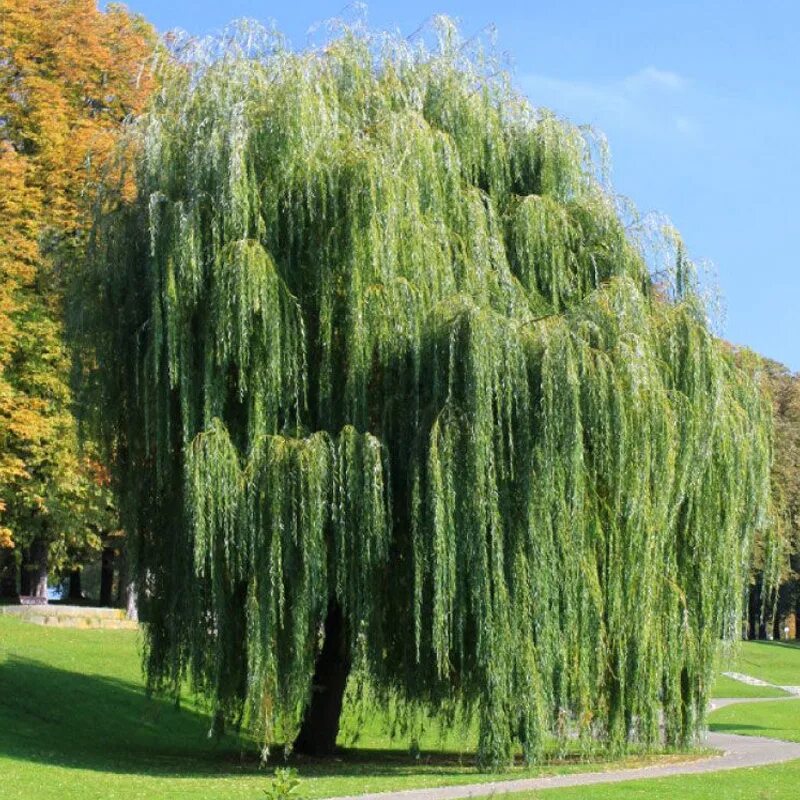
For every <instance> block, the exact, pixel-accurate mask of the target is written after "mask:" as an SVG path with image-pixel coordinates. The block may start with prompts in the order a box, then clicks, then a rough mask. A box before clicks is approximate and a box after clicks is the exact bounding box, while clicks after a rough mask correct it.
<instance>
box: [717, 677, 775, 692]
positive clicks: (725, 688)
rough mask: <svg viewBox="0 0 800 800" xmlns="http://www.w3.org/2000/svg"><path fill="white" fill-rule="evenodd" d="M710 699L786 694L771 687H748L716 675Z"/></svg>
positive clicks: (745, 684)
mask: <svg viewBox="0 0 800 800" xmlns="http://www.w3.org/2000/svg"><path fill="white" fill-rule="evenodd" d="M711 696H712V697H786V692H784V691H782V690H781V689H777V688H775V687H773V686H750V685H749V684H747V683H742V682H741V681H735V680H734V679H733V678H728V677H727V676H725V675H718V676H717V679H716V681H715V682H714V687H713V689H712V690H711Z"/></svg>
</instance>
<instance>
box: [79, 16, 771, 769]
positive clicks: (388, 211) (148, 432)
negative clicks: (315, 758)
mask: <svg viewBox="0 0 800 800" xmlns="http://www.w3.org/2000/svg"><path fill="white" fill-rule="evenodd" d="M250 45H252V41H251V42H250ZM231 47H232V48H233V46H232V45H231ZM256 49H257V50H258V52H257V54H256V55H254V54H253V52H254V51H253V49H252V47H250V49H249V50H248V53H246V54H245V53H242V52H240V51H236V50H235V48H234V49H232V50H230V51H227V52H223V53H222V54H220V53H217V57H216V58H215V59H213V60H211V61H210V62H207V63H206V62H202V61H194V62H183V63H180V64H179V65H178V66H173V67H170V68H167V69H166V71H165V75H164V89H163V91H162V92H161V94H160V95H159V96H158V97H157V98H156V100H155V101H154V105H153V107H152V109H151V110H150V111H149V113H148V114H147V115H145V116H144V117H143V118H142V119H140V120H139V121H138V122H136V124H135V125H134V126H132V128H131V131H130V136H129V146H128V148H127V150H126V156H125V157H126V158H128V159H129V161H130V163H131V166H132V168H133V170H134V172H135V175H136V182H137V187H138V192H137V196H136V198H135V199H134V200H132V201H131V200H124V199H123V198H122V197H120V198H119V199H117V200H115V199H114V196H113V192H110V193H109V195H108V196H107V197H105V198H104V201H103V203H102V204H101V209H100V211H99V212H98V218H97V225H96V228H95V231H94V237H93V246H92V253H91V264H90V269H89V271H88V275H87V283H86V292H87V297H89V298H90V299H91V306H92V307H96V308H98V309H99V310H98V311H97V313H96V315H95V317H94V318H93V320H92V324H91V325H90V326H89V330H90V332H91V335H92V337H93V341H94V344H95V345H96V350H97V356H98V366H99V369H98V373H99V375H100V377H101V381H100V384H99V385H100V389H101V402H100V406H101V408H102V410H103V420H104V424H105V427H106V430H107V433H108V438H109V442H110V443H111V447H112V451H113V453H114V454H115V456H116V460H117V466H118V475H119V482H120V485H121V486H122V487H123V490H124V493H125V497H126V498H127V502H126V506H125V507H126V508H127V517H128V522H129V525H130V526H131V527H132V528H133V529H134V530H135V533H136V538H137V541H138V543H139V564H140V571H141V576H142V582H143V588H144V590H145V593H146V598H147V606H148V614H149V619H150V620H151V622H150V625H149V627H148V639H147V644H148V647H147V667H148V674H149V677H150V681H151V683H152V685H153V686H156V687H157V686H172V687H174V688H176V690H177V687H178V686H179V684H180V681H181V679H182V677H183V676H184V675H185V674H186V673H187V672H188V673H189V674H190V675H191V677H192V680H193V682H194V685H195V688H197V689H199V690H201V691H203V692H204V693H206V694H207V695H209V696H210V697H211V698H212V699H213V700H214V702H215V704H216V706H217V709H218V711H219V712H220V713H221V714H224V715H228V716H230V717H232V718H238V717H239V716H240V715H241V714H242V713H244V714H245V717H246V719H247V720H249V722H250V723H252V724H253V725H256V726H260V727H261V729H262V730H263V732H264V735H265V736H266V737H268V738H270V737H271V738H280V737H283V738H284V739H285V740H287V741H289V740H291V738H292V737H293V736H294V733H295V732H296V731H297V728H298V725H299V724H300V720H301V718H302V714H303V709H304V707H305V705H306V703H307V701H308V697H309V691H310V682H311V676H312V674H313V671H314V661H315V657H316V654H317V653H318V651H319V647H320V639H319V636H320V630H321V626H322V624H323V621H324V619H325V613H326V609H327V608H328V604H329V602H330V601H331V600H334V601H336V602H337V603H338V604H339V605H340V607H341V609H342V612H343V615H344V619H345V621H346V626H347V630H348V636H349V639H348V641H349V647H350V650H351V654H352V656H353V657H354V658H355V657H356V656H358V663H359V664H361V665H363V666H362V668H363V669H365V670H366V671H367V672H368V673H369V680H370V682H371V684H372V685H373V686H375V687H376V688H377V692H378V696H379V697H384V698H385V697H389V696H390V695H391V696H393V697H397V698H399V699H401V700H402V701H405V702H408V703H414V704H422V705H423V706H427V707H429V708H431V709H433V710H435V709H437V708H442V707H445V706H447V707H452V705H453V704H456V705H460V706H463V707H465V708H471V709H477V713H478V715H479V718H480V743H479V755H480V758H481V759H482V761H483V762H484V763H490V762H491V763H498V762H501V761H504V760H507V759H508V758H509V755H510V753H511V752H512V749H513V747H514V743H515V742H519V743H521V745H522V747H523V749H524V752H525V754H526V756H527V757H528V758H530V759H533V758H535V757H536V756H537V755H538V754H540V752H541V749H542V747H543V746H544V743H545V740H546V739H547V738H548V737H553V736H554V737H556V738H561V739H564V740H565V739H566V738H568V737H569V736H570V735H572V733H573V732H574V731H578V733H579V734H580V735H582V736H586V737H589V736H592V737H596V738H599V739H601V740H604V741H605V742H607V744H608V746H609V747H610V748H612V749H616V750H621V749H623V748H624V747H625V746H626V745H627V744H628V743H631V742H634V741H638V742H644V743H645V744H654V743H656V742H657V741H659V740H660V733H659V716H660V714H661V713H663V715H664V720H665V725H666V736H667V739H668V740H669V741H670V742H687V741H689V740H691V739H692V738H693V737H694V736H695V734H696V732H697V731H698V728H699V726H700V725H701V723H702V720H703V715H704V709H705V706H706V702H707V699H708V691H709V682H710V679H711V673H712V662H713V656H714V650H715V644H716V642H717V641H718V639H719V638H720V637H721V636H725V635H732V634H733V633H734V632H735V629H736V626H737V624H738V623H737V621H738V619H739V617H738V609H739V606H740V602H741V595H742V589H743V578H744V574H745V566H746V563H747V557H748V552H749V546H750V540H751V536H752V533H753V530H754V529H755V528H756V527H757V526H758V525H760V524H761V523H762V519H763V514H764V509H765V507H766V503H767V497H768V486H769V484H768V474H769V463H770V424H769V418H770V413H769V406H768V404H767V403H765V400H764V398H763V396H762V393H761V390H760V388H759V386H758V383H757V381H756V380H755V378H754V376H753V375H752V374H751V372H750V371H748V370H747V369H745V368H744V367H743V366H742V365H741V364H740V363H739V362H738V361H737V360H736V359H735V358H734V356H733V355H732V354H731V353H730V352H729V351H728V350H727V349H726V348H724V347H722V346H721V345H720V344H719V343H718V341H717V340H716V339H715V338H714V336H713V335H712V334H711V332H710V331H709V329H708V327H707V324H706V321H705V317H704V314H703V310H702V305H701V303H700V302H699V300H698V299H697V296H696V293H695V292H694V291H693V289H692V287H691V282H690V281H689V282H687V278H686V275H685V267H686V262H685V257H684V256H683V255H682V252H679V253H678V254H677V258H678V261H679V271H680V284H681V285H680V287H679V291H674V292H670V291H666V292H665V291H661V290H660V289H659V287H658V286H656V285H655V284H654V282H653V280H652V279H651V277H650V273H649V270H648V264H647V263H646V259H645V255H644V247H643V246H642V245H641V244H640V243H639V242H638V241H637V240H636V239H635V238H633V237H632V235H631V234H630V233H628V232H626V229H625V224H624V222H623V220H622V219H621V218H620V215H619V213H618V211H617V207H616V204H615V202H614V201H613V198H612V197H611V196H610V195H609V194H608V193H607V191H606V190H605V189H604V188H603V185H602V184H601V182H600V181H599V180H598V179H597V178H596V169H595V167H594V165H593V162H592V158H591V152H592V151H591V148H590V146H589V144H587V141H586V139H585V138H584V136H583V134H582V133H581V132H580V131H578V130H577V129H576V128H573V127H571V126H570V125H568V124H567V123H565V122H562V121H559V120H557V119H556V118H555V117H553V116H552V115H549V114H548V113H546V112H543V111H538V110H535V109H533V108H532V107H531V106H529V105H528V104H527V102H526V101H524V100H523V99H522V98H521V97H519V96H518V95H517V94H515V93H514V92H513V91H512V90H511V89H510V88H509V86H508V83H507V80H506V78H505V77H504V76H500V77H497V76H494V74H493V73H492V72H487V71H485V70H484V68H483V67H482V66H481V62H480V60H476V59H471V58H469V57H468V56H467V55H465V54H464V51H463V50H461V49H460V47H459V46H458V41H457V37H455V35H454V33H453V31H452V29H450V28H447V33H446V35H445V36H443V37H442V39H441V42H440V45H439V47H438V49H433V50H431V51H428V50H424V49H423V48H422V47H421V46H419V45H416V44H413V45H412V44H408V43H403V42H398V41H396V40H393V39H387V38H383V39H378V40H376V39H373V38H371V37H370V36H368V35H366V34H357V33H353V32H345V33H344V34H343V35H342V36H341V37H340V38H338V39H334V40H333V41H331V42H330V43H329V45H328V46H327V47H326V48H325V49H324V50H322V51H316V50H313V51H307V52H299V53H296V52H291V51H289V50H287V49H285V48H284V47H283V46H281V45H279V44H269V46H265V47H263V48H261V49H258V48H256ZM533 323H535V324H533Z"/></svg>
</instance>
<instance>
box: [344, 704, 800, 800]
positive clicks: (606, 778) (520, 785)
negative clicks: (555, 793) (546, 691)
mask: <svg viewBox="0 0 800 800" xmlns="http://www.w3.org/2000/svg"><path fill="white" fill-rule="evenodd" d="M765 700H768V701H770V702H775V700H778V701H781V700H789V701H792V700H794V701H795V702H798V705H800V701H798V700H797V698H796V697H778V698H762V697H734V698H724V699H719V700H714V701H713V703H712V706H711V707H712V709H716V708H723V707H724V706H728V705H732V704H733V703H753V702H762V701H765ZM706 744H707V746H708V747H712V748H714V749H716V750H721V751H723V752H722V755H715V756H709V757H708V758H701V759H698V760H695V761H686V762H683V763H679V764H663V765H661V766H658V765H652V766H649V767H637V768H635V769H622V770H609V771H606V772H583V773H575V774H573V775H553V776H552V777H547V778H520V779H517V780H508V781H493V782H490V783H469V784H462V785H461V786H441V787H437V788H430V789H407V790H405V791H402V792H379V793H376V794H362V795H354V796H350V797H341V798H335V800H456V799H457V798H465V797H481V796H486V795H496V794H508V793H510V792H527V791H535V790H541V789H557V788H562V787H567V786H590V785H593V784H598V783H618V782H620V781H636V780H641V779H643V778H668V777H671V776H673V775H697V774H702V773H707V772H721V771H723V770H729V769H738V768H739V767H761V766H766V765H768V764H780V763H782V762H784V761H791V760H793V759H796V758H797V759H800V743H798V742H784V741H780V740H778V739H767V738H765V737H763V736H738V735H736V734H732V733H709V734H708V738H707V739H706Z"/></svg>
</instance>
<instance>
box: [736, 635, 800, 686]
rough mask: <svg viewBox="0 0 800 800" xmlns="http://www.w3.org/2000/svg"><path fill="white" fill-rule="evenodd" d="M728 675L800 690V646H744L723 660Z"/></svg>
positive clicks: (747, 643) (776, 643)
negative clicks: (794, 687)
mask: <svg viewBox="0 0 800 800" xmlns="http://www.w3.org/2000/svg"><path fill="white" fill-rule="evenodd" d="M721 669H722V671H724V672H741V673H744V674H745V675H751V676H752V677H754V678H760V679H761V680H762V681H767V682H768V683H774V684H777V685H779V686H800V644H795V643H788V642H744V643H743V644H742V646H741V647H738V648H736V651H735V653H734V655H733V656H732V657H731V658H729V659H723V660H722V664H721Z"/></svg>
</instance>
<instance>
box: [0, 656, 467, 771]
mask: <svg viewBox="0 0 800 800" xmlns="http://www.w3.org/2000/svg"><path fill="white" fill-rule="evenodd" d="M0 689H1V690H0V754H2V755H4V756H9V757H11V758H15V759H22V760H26V761H32V762H38V763H46V764H53V765H59V766H66V767H73V768H81V769H90V770H96V771H103V772H118V773H128V774H142V775H155V776H172V777H175V778H182V777H183V778H190V777H201V776H202V777H222V776H232V775H246V774H262V775H263V774H265V773H264V770H263V769H262V768H261V767H260V765H259V759H258V752H257V747H256V746H255V743H254V742H253V741H251V740H248V739H246V738H244V737H237V736H234V735H226V736H224V737H223V738H222V739H221V740H219V741H212V740H209V738H208V735H207V734H208V729H209V718H208V717H207V716H206V715H205V714H202V713H199V712H198V711H196V710H193V709H189V708H183V709H180V710H178V709H176V708H175V707H174V705H173V704H172V703H171V702H169V701H167V700H162V699H150V698H147V697H146V696H145V693H144V690H143V688H142V687H141V686H139V685H136V684H134V683H130V682H127V681H121V680H116V679H113V678H109V677H107V676H101V675H85V674H82V673H77V672H71V671H68V670H63V669H58V668H55V667H52V666H49V665H47V664H44V663H41V662H38V661H34V660H30V659H25V658H20V657H17V656H11V657H9V658H8V659H7V660H5V661H3V662H2V663H0ZM290 763H291V764H292V765H293V766H295V767H297V768H298V769H299V770H300V772H301V774H302V776H303V777H334V776H336V777H341V778H346V777H358V776H361V775H369V776H372V777H375V776H397V777H398V778H399V777H402V776H403V775H408V774H412V773H413V774H417V775H419V774H421V773H422V774H424V773H425V772H430V773H431V774H437V775H441V776H447V775H450V774H452V775H457V774H460V775H463V774H464V772H465V771H471V769H470V768H471V766H472V758H471V757H470V756H464V755H463V754H458V753H450V752H444V751H439V752H428V753H424V754H423V755H422V756H421V757H420V758H414V757H412V756H411V755H409V754H408V751H407V750H404V749H400V748H399V747H398V749H394V750H392V749H362V748H358V749H355V748H350V749H343V750H342V752H341V753H340V754H339V755H337V756H336V757H334V758H331V759H324V760H316V759H301V758H299V757H298V758H293V759H291V760H290ZM274 766H275V765H274V764H270V765H269V770H271V769H272V768H274Z"/></svg>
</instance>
